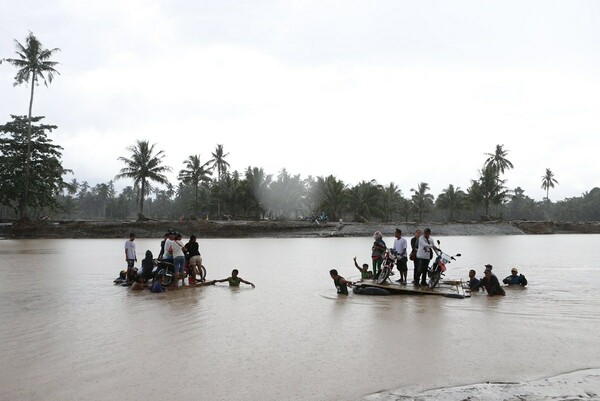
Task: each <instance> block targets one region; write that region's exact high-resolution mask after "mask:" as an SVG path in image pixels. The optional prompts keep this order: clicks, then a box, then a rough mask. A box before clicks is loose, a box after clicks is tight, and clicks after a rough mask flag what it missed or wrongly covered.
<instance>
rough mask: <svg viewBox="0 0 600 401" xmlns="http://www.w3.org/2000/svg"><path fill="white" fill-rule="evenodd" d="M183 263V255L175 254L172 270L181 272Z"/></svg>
mask: <svg viewBox="0 0 600 401" xmlns="http://www.w3.org/2000/svg"><path fill="white" fill-rule="evenodd" d="M184 264H185V256H177V257H176V258H175V259H173V272H174V273H183V265H184Z"/></svg>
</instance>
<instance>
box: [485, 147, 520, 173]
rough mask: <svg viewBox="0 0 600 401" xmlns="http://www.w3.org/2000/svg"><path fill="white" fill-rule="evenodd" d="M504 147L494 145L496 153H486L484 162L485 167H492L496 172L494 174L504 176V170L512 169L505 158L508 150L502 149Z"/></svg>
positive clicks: (511, 165)
mask: <svg viewBox="0 0 600 401" xmlns="http://www.w3.org/2000/svg"><path fill="white" fill-rule="evenodd" d="M503 147H504V145H496V151H495V152H494V153H486V155H487V156H488V158H487V159H486V161H485V167H487V166H493V167H494V169H495V170H496V174H497V175H500V174H504V171H505V170H510V169H511V168H513V167H514V166H513V164H512V163H511V162H510V160H508V159H507V158H506V155H507V154H508V150H504V149H503Z"/></svg>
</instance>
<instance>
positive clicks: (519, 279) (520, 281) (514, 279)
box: [502, 267, 527, 287]
mask: <svg viewBox="0 0 600 401" xmlns="http://www.w3.org/2000/svg"><path fill="white" fill-rule="evenodd" d="M502 282H503V283H504V284H508V285H521V286H523V287H525V286H526V285H527V279H526V278H525V276H524V275H522V274H519V271H518V270H517V268H516V267H513V268H512V269H511V270H510V276H508V277H506V278H505V279H504V280H502Z"/></svg>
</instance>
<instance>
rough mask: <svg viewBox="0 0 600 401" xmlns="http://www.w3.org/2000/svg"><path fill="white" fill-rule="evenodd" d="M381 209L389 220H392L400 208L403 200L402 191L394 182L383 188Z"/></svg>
mask: <svg viewBox="0 0 600 401" xmlns="http://www.w3.org/2000/svg"><path fill="white" fill-rule="evenodd" d="M381 195H382V197H381V209H382V210H381V211H382V213H383V216H384V218H385V219H386V220H387V221H392V216H393V214H394V212H395V211H397V210H399V209H400V205H401V202H402V199H403V197H402V191H401V190H400V189H398V186H397V185H396V184H394V183H393V182H390V184H389V185H388V186H387V187H385V188H383V191H382V193H381Z"/></svg>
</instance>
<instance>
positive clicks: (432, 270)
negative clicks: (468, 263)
mask: <svg viewBox="0 0 600 401" xmlns="http://www.w3.org/2000/svg"><path fill="white" fill-rule="evenodd" d="M437 244H438V247H437V248H433V251H434V252H435V254H436V258H435V261H434V262H433V264H432V265H431V266H430V267H429V268H428V269H427V277H429V282H428V283H427V287H429V288H430V289H434V288H435V287H436V286H437V285H438V283H439V282H440V278H441V277H442V276H443V275H444V273H445V272H446V265H447V264H448V263H450V262H451V261H452V260H456V258H455V257H459V256H460V253H457V254H456V255H454V256H452V255H448V254H447V253H444V252H442V250H441V249H440V247H439V246H440V240H438V241H437Z"/></svg>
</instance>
